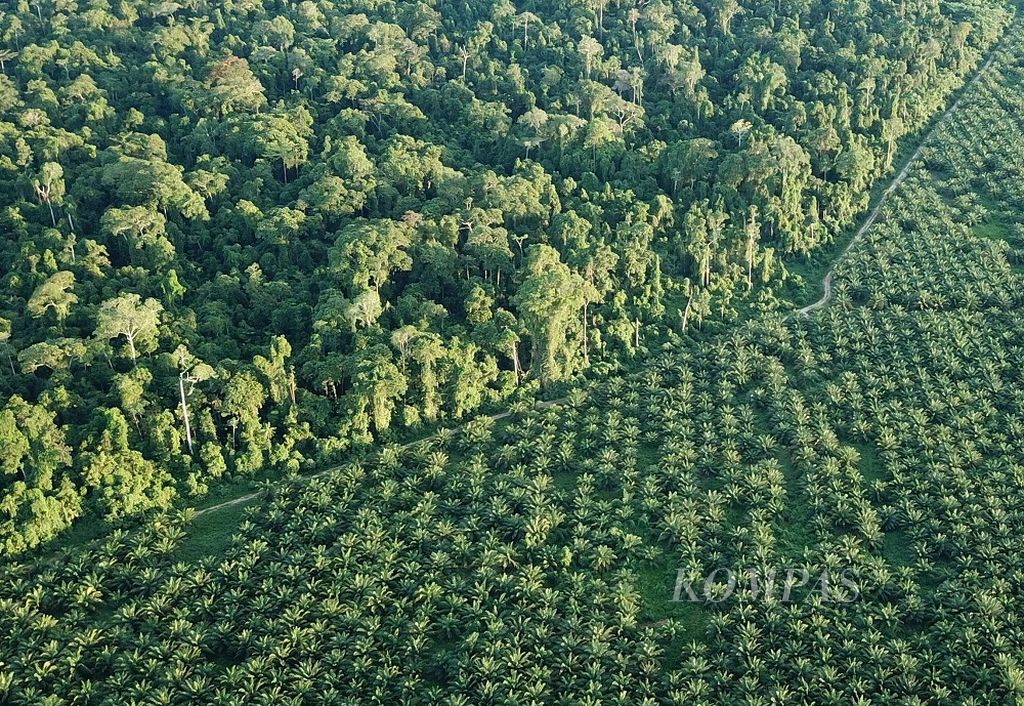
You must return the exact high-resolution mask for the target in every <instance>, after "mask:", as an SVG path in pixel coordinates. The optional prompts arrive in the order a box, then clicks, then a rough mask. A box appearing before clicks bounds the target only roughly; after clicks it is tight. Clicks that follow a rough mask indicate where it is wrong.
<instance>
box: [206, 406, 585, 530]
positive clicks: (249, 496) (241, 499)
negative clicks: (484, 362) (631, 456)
mask: <svg viewBox="0 0 1024 706" xmlns="http://www.w3.org/2000/svg"><path fill="white" fill-rule="evenodd" d="M567 400H568V398H567V397H559V398H558V399H557V400H547V401H544V402H537V403H536V404H535V405H533V408H534V409H547V408H548V407H557V406H558V405H561V404H565V402H566V401H567ZM511 416H512V412H499V413H497V414H489V415H487V416H486V417H484V419H488V420H490V421H492V422H496V421H498V420H499V419H505V418H506V417H511ZM476 419H480V417H475V418H474V419H473V420H470V421H468V422H465V423H464V424H460V425H458V426H455V427H446V429H450V430H451V431H458V430H460V429H465V428H466V426H468V425H469V424H471V423H472V422H473V421H475V420H476ZM439 433H440V432H439V431H436V432H434V433H433V434H429V435H427V436H424V437H421V438H419V439H413V440H412V441H409V442H406V443H404V444H402V445H401V447H399V448H402V449H410V448H412V447H413V446H416V445H417V444H422V443H423V442H425V441H430V440H431V439H434V438H436V437H437V435H438V434H439ZM340 468H341V466H331V467H330V468H325V469H324V470H322V471H317V472H316V473H313V474H310V475H308V476H299V479H301V480H313V479H314V478H320V477H321V476H325V475H327V474H328V473H333V472H334V471H337V470H338V469H340ZM263 492H264V491H262V490H257V491H255V492H253V493H246V494H245V495H240V496H238V497H237V498H233V499H231V500H225V501H224V502H222V503H217V504H216V505H211V506H210V507H204V508H203V509H201V510H196V511H195V514H194V515H193V516H192V519H195V518H197V517H201V516H202V515H206V514H208V513H211V512H216V511H217V510H223V509H225V508H229V507H234V506H236V505H243V504H245V503H247V502H249V501H250V500H255V499H256V498H258V497H260V495H262V494H263Z"/></svg>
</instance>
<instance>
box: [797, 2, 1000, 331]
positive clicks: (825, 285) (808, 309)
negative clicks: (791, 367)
mask: <svg viewBox="0 0 1024 706" xmlns="http://www.w3.org/2000/svg"><path fill="white" fill-rule="evenodd" d="M1014 21H1015V20H1011V22H1010V24H1011V25H1012V24H1013V22H1014ZM1008 32H1009V25H1008V28H1007V29H1006V30H1004V35H1003V37H1002V38H1001V39H1000V40H999V41H998V42H997V43H996V46H995V47H994V48H993V49H992V51H991V52H990V53H989V57H988V60H987V61H985V63H984V64H983V65H982V67H981V68H980V69H978V70H977V71H976V72H975V74H974V77H973V78H971V80H969V81H968V82H967V83H965V84H964V85H963V86H962V87H961V89H960V95H959V96H958V97H957V99H956V100H955V101H953V103H952V105H950V106H949V107H948V108H946V109H945V110H944V111H942V115H940V116H939V118H938V120H936V121H935V123H934V125H932V128H931V129H930V130H929V131H928V132H927V133H926V134H925V135H924V136H923V137H922V138H921V141H920V142H919V143H918V145H917V149H915V150H914V152H913V154H911V155H910V157H909V158H908V159H907V162H906V164H904V165H903V169H901V170H900V172H899V174H897V175H896V176H895V177H894V178H893V180H892V182H890V183H889V186H887V187H886V189H885V191H883V192H882V195H881V196H880V197H879V199H878V203H877V204H875V207H874V209H872V211H871V213H870V214H869V215H868V219H867V220H866V221H864V225H862V226H861V227H860V229H859V230H858V231H857V233H856V235H854V236H853V238H852V239H851V240H850V242H849V243H847V244H846V247H845V248H843V250H842V252H840V253H839V255H838V256H836V259H835V260H834V261H833V262H832V266H831V267H829V268H828V272H826V273H825V277H824V279H823V280H822V282H821V286H822V289H823V292H822V295H821V299H819V300H818V301H816V302H814V303H813V304H808V305H807V306H805V307H802V308H800V309H797V310H796V311H795V312H794V313H795V314H796V315H797V316H802V317H805V318H807V317H809V316H810V315H811V314H812V313H813V312H815V311H817V310H818V309H821V308H823V307H824V306H826V305H827V304H828V303H829V301H831V299H832V277H833V275H834V274H835V269H836V266H837V265H838V264H839V263H840V262H841V261H842V259H843V258H844V257H846V255H847V254H848V253H849V252H850V250H851V249H853V246H854V245H856V244H857V243H858V242H860V241H861V240H862V239H863V238H864V234H865V233H867V232H868V229H869V228H870V227H871V226H873V225H874V224H875V221H877V220H878V216H879V214H881V212H882V206H884V205H885V202H886V201H888V200H889V196H891V195H892V193H893V192H894V191H896V189H897V188H899V186H900V184H902V183H903V182H904V181H906V179H907V177H908V176H909V175H910V168H911V167H912V166H913V165H914V163H915V162H916V161H917V159H918V157H920V156H921V150H923V149H924V146H925V145H926V144H928V143H929V142H930V141H931V138H932V137H933V136H934V135H935V132H936V131H937V130H938V129H939V128H940V127H942V125H943V124H945V122H946V120H947V119H948V118H949V116H950V115H952V114H953V113H954V112H956V110H957V109H958V108H959V107H960V104H961V103H962V102H963V100H964V98H966V97H967V95H968V93H970V89H971V88H973V87H974V85H975V84H977V83H978V81H979V80H980V79H981V77H982V76H984V75H985V73H986V72H987V71H988V69H989V67H990V66H992V64H993V63H994V62H995V60H996V57H997V56H998V55H999V52H1000V50H1001V49H1002V48H1003V44H1004V42H1005V41H1006V37H1007V33H1008ZM790 316H792V314H791V315H790ZM786 318H789V317H786Z"/></svg>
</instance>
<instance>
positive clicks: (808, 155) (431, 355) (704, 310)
mask: <svg viewBox="0 0 1024 706" xmlns="http://www.w3.org/2000/svg"><path fill="white" fill-rule="evenodd" d="M1010 14H1011V13H1010V8H1009V7H1008V6H1006V5H1004V4H1001V3H999V2H995V1H994V0H970V1H968V2H945V1H941V2H939V1H930V0H899V1H898V2H888V1H887V0H871V1H851V2H832V1H829V0H779V1H778V2H774V3H759V2H739V1H738V0H713V1H712V2H707V3H705V2H697V3H694V2H690V0H651V1H640V2H635V3H629V2H608V1H607V0H573V1H570V2H557V3H556V2H548V1H546V0H536V1H522V2H517V3H513V2H510V1H509V0H501V1H493V0H481V1H479V2H478V1H474V2H457V1H448V0H429V1H420V2H414V1H398V2H388V1H385V0H380V1H378V0H365V1H362V2H360V1H358V0H352V1H340V2H326V1H318V2H311V1H306V2H283V1H282V2H254V1H251V0H250V1H245V0H242V1H233V0H227V1H225V2H209V1H206V0H191V1H189V2H175V1H173V0H171V1H167V2H141V1H138V0H122V1H120V2H110V1H108V0H37V1H33V2H27V1H25V0H19V1H18V2H10V3H5V5H4V7H3V9H0V71H2V74H0V233H2V240H0V291H2V296H0V347H2V348H3V350H2V351H0V362H2V364H3V365H2V375H0V395H2V397H0V399H2V401H3V403H2V406H0V449H2V453H0V469H2V472H0V553H3V554H16V553H19V552H22V551H24V550H26V549H28V548H31V547H33V546H35V545H38V544H39V543H41V542H44V541H46V540H48V539H50V538H52V537H54V536H55V535H57V534H58V533H60V532H61V531H62V530H64V529H65V528H67V527H69V526H70V525H71V524H73V523H74V522H75V521H76V520H78V519H79V518H85V517H89V518H95V519H103V520H109V521H115V522H116V521H120V520H121V519H123V518H126V517H131V516H134V515H138V514H139V513H143V512H145V511H147V510H150V509H153V508H163V507H168V506H169V505H170V504H171V503H172V502H173V501H174V499H175V498H176V497H181V496H188V495H193V496H196V495H201V494H203V493H204V492H206V491H207V490H208V489H209V488H210V487H211V486H213V485H214V484H216V483H217V482H219V480H220V479H222V478H237V477H258V476H262V477H266V476H268V475H269V476H273V475H284V474H294V473H296V472H299V471H300V470H303V469H305V468H306V467H308V466H311V465H312V464H313V463H314V462H320V461H323V460H324V459H340V458H344V455H345V454H346V453H348V452H349V451H350V450H352V449H353V448H355V447H358V446H363V445H366V444H367V443H369V442H370V441H373V440H380V439H388V438H391V437H392V436H394V435H395V434H398V433H400V432H402V431H403V430H406V429H408V430H416V429H419V428H424V429H426V428H430V427H434V426H436V425H438V424H443V423H450V422H451V420H459V419H463V418H467V417H469V416H470V415H471V414H472V413H473V412H474V411H476V410H479V409H482V408H486V407H488V406H492V407H493V406H496V405H501V404H506V403H508V402H512V401H514V400H516V399H522V398H528V397H530V396H532V395H535V394H536V393H537V392H538V390H541V389H549V388H552V387H557V386H558V385H564V384H565V383H566V381H572V380H574V379H576V378H578V377H579V376H580V375H582V374H584V373H587V372H590V373H593V374H595V375H598V376H600V375H601V374H608V373H613V372H614V371H617V370H622V369H624V368H626V367H629V366H631V365H633V363H634V362H636V361H641V360H642V359H643V358H644V356H645V355H646V354H649V353H650V352H651V351H652V350H654V349H656V348H660V346H661V345H663V344H664V343H665V342H666V341H671V340H674V339H678V338H679V337H680V336H682V337H688V336H692V335H694V334H695V330H696V329H700V328H701V327H704V328H706V327H707V325H708V324H709V322H712V323H711V325H717V324H715V323H714V322H733V321H735V320H736V319H737V318H738V317H739V315H740V312H741V311H742V310H743V309H744V308H753V309H755V310H758V311H768V310H772V309H775V308H779V307H780V305H781V304H785V303H786V302H785V296H786V292H787V291H789V292H792V291H797V292H800V291H802V290H801V283H800V276H799V275H798V274H796V272H797V271H798V269H799V263H801V262H802V261H803V260H804V259H805V258H807V257H808V256H811V255H812V254H813V253H815V252H816V251H817V250H819V249H820V248H822V247H825V246H827V245H829V244H830V243H832V242H833V241H834V240H835V239H836V238H837V237H839V236H841V234H842V233H844V232H845V231H846V230H847V229H848V228H849V226H850V225H851V223H852V221H853V219H854V218H855V216H856V215H857V214H859V213H860V212H861V211H863V209H864V208H865V207H866V205H867V203H868V198H869V191H870V188H871V186H872V185H873V183H874V182H875V181H876V180H877V179H878V178H879V177H881V176H882V175H884V174H886V173H888V172H889V171H891V170H892V168H893V166H894V162H895V159H896V155H897V150H898V148H899V146H900V144H901V142H902V141H903V140H904V139H910V136H912V135H914V134H915V133H916V132H918V131H919V130H921V129H922V128H923V126H924V125H925V124H926V123H927V122H928V121H929V119H930V118H931V117H932V116H933V115H935V114H936V113H937V111H939V110H940V109H941V108H942V107H943V106H944V105H945V104H946V102H947V101H948V100H949V98H950V96H951V94H952V93H953V92H954V91H955V90H956V89H957V88H958V87H959V86H961V85H962V83H963V81H964V79H965V77H966V76H967V75H968V73H969V72H970V71H972V70H973V69H976V68H977V66H978V64H979V60H980V57H981V56H982V55H983V54H984V52H985V51H987V50H988V49H989V48H990V47H992V46H993V44H994V43H995V41H996V40H997V38H998V37H999V35H1000V33H1001V31H1002V30H1003V28H1004V27H1005V26H1006V24H1007V22H1008V21H1009V17H1010ZM787 277H788V278H789V281H788V282H786V280H787ZM784 284H785V286H786V287H789V289H788V290H784V289H783V288H782V287H783V285H784Z"/></svg>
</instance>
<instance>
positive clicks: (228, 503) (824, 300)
mask: <svg viewBox="0 0 1024 706" xmlns="http://www.w3.org/2000/svg"><path fill="white" fill-rule="evenodd" d="M1015 21H1016V18H1014V19H1013V20H1011V21H1010V23H1009V24H1008V25H1007V29H1006V30H1004V35H1003V37H1002V38H1001V39H1000V40H999V41H998V42H997V43H996V46H995V47H994V48H993V49H992V50H991V52H990V53H989V57H988V59H987V60H986V61H985V63H984V64H983V65H982V66H981V68H979V69H978V70H977V71H976V72H975V74H974V76H973V77H972V78H971V79H970V80H969V81H967V82H966V83H964V85H963V86H962V87H961V88H960V92H959V96H958V97H957V99H956V100H955V101H953V103H952V104H951V105H950V106H949V107H947V108H946V109H945V110H944V111H943V112H942V114H941V115H940V116H939V117H938V119H937V120H936V121H935V123H934V125H933V126H932V128H931V129H930V130H929V131H928V132H927V133H926V134H925V135H924V136H923V137H922V138H921V140H920V142H919V143H918V145H917V149H915V150H914V152H913V153H912V154H911V155H910V157H909V158H908V159H907V161H906V163H905V164H904V165H903V168H902V169H901V170H900V172H899V174H897V175H896V176H895V177H894V178H893V180H892V181H891V182H890V183H889V185H888V186H887V187H886V189H885V191H883V192H882V194H881V196H880V197H879V199H878V203H876V204H875V207H874V209H872V211H871V213H870V214H869V215H868V218H867V220H866V221H865V222H864V224H863V225H862V226H861V227H860V228H859V229H858V230H857V233H856V234H855V235H854V236H853V238H852V239H851V240H850V242H849V243H847V244H846V247H845V248H843V250H842V251H841V252H840V253H839V255H838V256H836V258H835V260H834V261H833V263H832V266H831V267H829V269H828V272H826V273H825V277H824V279H823V280H822V288H823V290H824V292H823V294H822V296H821V299H819V300H818V301H816V302H814V303H813V304H808V305H807V306H805V307H802V308H800V309H797V310H796V311H794V312H793V314H796V315H797V316H802V317H809V316H810V315H811V314H812V313H813V312H815V311H817V310H818V309H821V308H823V307H824V306H826V305H827V304H828V303H829V301H830V300H831V299H832V278H833V275H834V274H835V268H836V266H837V265H838V264H839V262H840V261H842V259H843V258H844V257H846V255H847V254H848V253H849V252H850V250H851V249H852V248H853V246H854V245H856V244H857V243H858V242H859V241H860V240H861V239H863V237H864V234H865V233H867V231H868V229H869V228H870V227H871V226H873V225H874V224H875V222H876V221H877V220H878V216H879V215H880V214H881V212H882V207H883V206H884V205H885V202H886V201H887V200H888V199H889V196H891V195H892V193H893V192H894V191H895V190H896V189H897V188H899V186H900V185H901V184H902V183H903V182H904V181H906V178H907V176H909V175H910V168H911V166H913V164H914V163H915V162H916V161H917V159H918V157H920V155H921V151H922V150H923V149H924V146H925V145H926V144H928V142H929V141H930V140H931V138H932V136H933V135H934V134H935V132H936V131H937V130H938V129H939V127H941V126H942V125H943V124H944V123H945V122H946V120H947V119H948V118H949V116H950V115H952V114H953V113H954V112H955V111H956V110H957V109H958V108H959V107H960V104H961V103H962V102H963V100H964V98H965V97H966V96H967V94H968V93H969V92H970V89H971V88H973V87H974V86H975V84H977V83H978V81H979V80H980V79H981V78H982V76H984V75H985V73H986V72H987V71H988V69H989V67H991V66H992V64H993V63H994V62H995V60H996V58H997V57H998V55H999V52H1000V51H1001V50H1002V48H1003V44H1004V43H1005V42H1006V38H1007V36H1009V29H1008V28H1009V26H1010V25H1012V24H1013V23H1014V22H1015ZM793 314H790V315H789V316H787V317H786V318H787V319H788V318H790V317H791V316H793ZM566 401H567V398H565V397H561V398H559V399H556V400H548V401H544V402H538V403H536V404H535V405H534V409H545V408H547V407H554V406H558V405H561V404H565V402H566ZM511 415H512V412H510V411H506V412H499V413H497V414H491V415H488V416H487V417H485V418H486V419H489V420H490V421H492V422H494V421H498V420H499V419H505V418H506V417H510V416H511ZM477 419H479V417H477ZM468 424H470V422H466V423H464V424H461V425H458V426H455V427H448V429H451V430H452V431H458V430H460V429H464V428H465V427H466V426H467V425H468ZM438 433H439V432H434V433H433V434H430V435H428V436H424V437H422V438H420V439H414V440H413V441H409V442H406V443H404V444H402V446H401V447H400V448H402V449H408V448H411V447H413V446H416V445H417V444H422V443H423V442H425V441H430V440H431V439H434V438H436V437H437V435H438ZM339 468H341V466H331V467H330V468H325V469H324V470H322V471H317V472H316V473H313V474H311V475H308V476H300V479H302V480H312V479H314V478H320V477H322V476H325V475H327V474H329V473H333V472H334V471H337V470H338V469H339ZM264 492H265V491H263V490H257V491H255V492H252V493H246V494H244V495H240V496H238V497H237V498H233V499H231V500H225V501H224V502H221V503H217V504H216V505H211V506H209V507H205V508H202V509H199V510H195V512H194V513H193V515H192V519H195V518H198V517H201V516H203V515H206V514H209V513H212V512H217V511H218V510H224V509H226V508H229V507H235V506H237V505H243V504H245V503H247V502H249V501H251V500H255V499H257V498H259V497H260V496H261V495H263V493H264Z"/></svg>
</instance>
